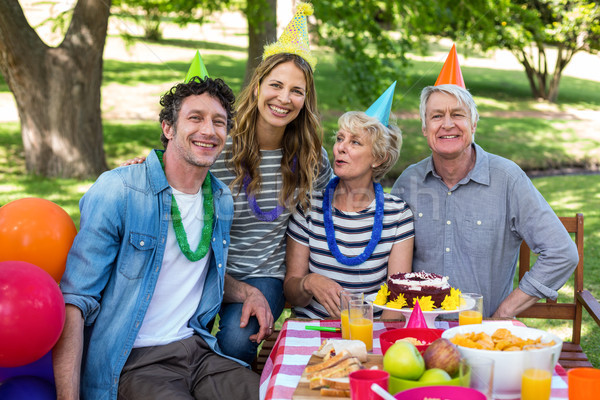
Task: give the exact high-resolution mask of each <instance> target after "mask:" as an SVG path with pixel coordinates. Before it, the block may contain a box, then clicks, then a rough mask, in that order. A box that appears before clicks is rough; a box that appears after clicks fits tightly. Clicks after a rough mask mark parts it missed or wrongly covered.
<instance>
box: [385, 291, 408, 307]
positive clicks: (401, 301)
mask: <svg viewBox="0 0 600 400" xmlns="http://www.w3.org/2000/svg"><path fill="white" fill-rule="evenodd" d="M386 288H387V286H386ZM407 305H408V303H407V302H406V298H405V297H404V295H403V294H402V293H400V294H399V295H398V297H396V300H392V301H389V302H388V303H387V304H386V306H387V307H389V308H397V309H400V308H404V307H406V306H407Z"/></svg>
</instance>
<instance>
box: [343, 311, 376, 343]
mask: <svg viewBox="0 0 600 400" xmlns="http://www.w3.org/2000/svg"><path fill="white" fill-rule="evenodd" d="M348 310H349V314H348V320H349V325H350V339H352V340H361V341H362V342H363V343H364V344H365V345H366V346H367V351H371V350H373V303H371V302H370V301H364V300H351V301H350V308H349V309H348Z"/></svg>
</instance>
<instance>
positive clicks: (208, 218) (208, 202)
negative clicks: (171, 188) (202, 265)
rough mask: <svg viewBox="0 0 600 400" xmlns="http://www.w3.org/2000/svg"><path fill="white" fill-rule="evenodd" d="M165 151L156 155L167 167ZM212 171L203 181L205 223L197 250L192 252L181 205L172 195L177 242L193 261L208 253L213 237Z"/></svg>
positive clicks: (172, 212)
mask: <svg viewBox="0 0 600 400" xmlns="http://www.w3.org/2000/svg"><path fill="white" fill-rule="evenodd" d="M163 154H164V152H163V151H156V155H157V156H158V160H159V161H160V165H161V166H162V168H163V171H164V169H165V163H164V161H163ZM210 181H211V179H210V172H209V173H207V174H206V178H204V182H203V183H202V195H203V200H202V205H203V208H204V225H203V226H202V238H201V239H200V243H198V248H197V249H196V251H194V252H192V250H191V249H190V244H189V242H188V238H187V233H185V228H184V227H183V222H182V220H181V212H180V211H179V207H178V206H177V201H176V200H175V195H172V199H171V218H172V220H173V229H174V230H175V237H176V238H177V243H178V244H179V248H180V249H181V251H182V253H183V254H184V255H185V257H186V258H187V259H188V260H190V261H192V262H195V261H198V260H200V259H201V258H204V257H205V256H206V254H207V253H208V249H209V247H210V238H211V237H212V225H213V216H214V213H215V210H214V206H213V195H212V186H211V183H210Z"/></svg>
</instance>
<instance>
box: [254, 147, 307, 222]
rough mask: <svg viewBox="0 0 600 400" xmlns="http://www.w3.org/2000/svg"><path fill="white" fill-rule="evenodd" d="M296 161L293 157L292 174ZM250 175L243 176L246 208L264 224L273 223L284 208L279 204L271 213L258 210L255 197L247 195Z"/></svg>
mask: <svg viewBox="0 0 600 400" xmlns="http://www.w3.org/2000/svg"><path fill="white" fill-rule="evenodd" d="M297 161H298V157H294V159H293V161H292V163H293V164H292V172H296V164H297ZM250 181H251V179H250V175H248V174H247V173H246V175H245V176H244V193H246V198H247V199H248V206H249V207H250V210H251V211H252V214H254V216H255V217H256V218H257V219H259V220H261V221H264V222H273V221H275V220H276V219H277V218H279V216H280V215H281V213H283V210H285V207H283V206H282V205H281V204H277V207H275V208H274V209H272V210H271V211H266V212H265V211H263V210H261V209H260V207H259V206H258V203H257V202H256V196H255V195H253V194H248V185H249V184H250Z"/></svg>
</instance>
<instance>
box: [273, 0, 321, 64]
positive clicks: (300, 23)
mask: <svg viewBox="0 0 600 400" xmlns="http://www.w3.org/2000/svg"><path fill="white" fill-rule="evenodd" d="M312 14H313V7H312V5H311V4H309V3H303V2H299V3H298V7H297V8H296V14H294V17H293V18H292V20H291V21H290V23H289V24H288V25H287V26H286V27H285V29H284V31H283V33H282V34H281V36H280V37H279V40H278V41H277V42H275V43H271V44H268V45H266V46H265V50H264V53H263V60H264V59H265V58H267V57H269V56H272V55H274V54H279V53H291V54H297V55H299V56H300V57H302V58H303V59H305V60H306V62H308V63H309V64H310V66H311V67H312V69H313V70H314V69H315V67H316V65H317V59H316V58H315V56H313V55H312V53H311V52H310V47H309V43H308V27H307V23H306V17H307V16H308V15H312Z"/></svg>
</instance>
